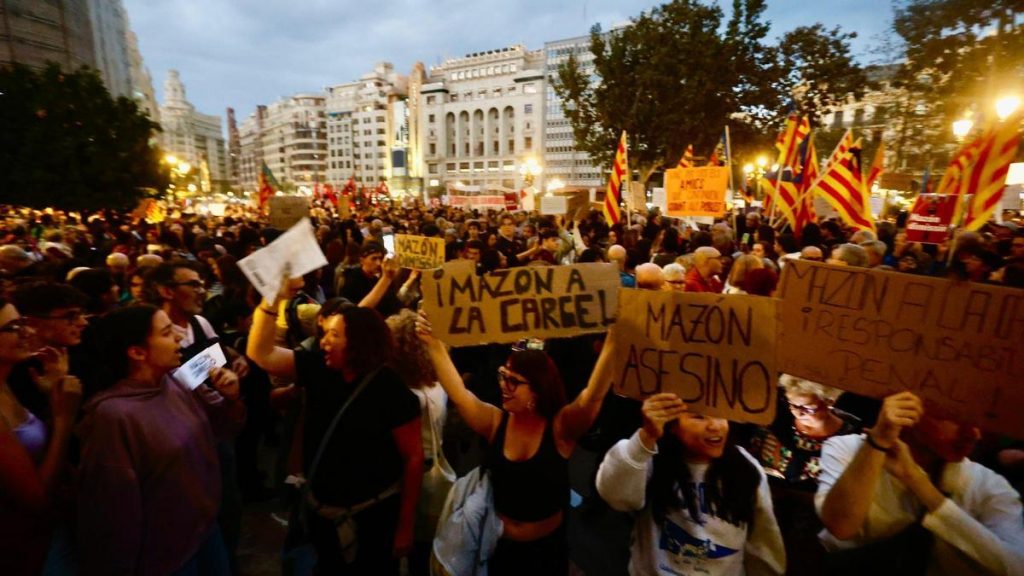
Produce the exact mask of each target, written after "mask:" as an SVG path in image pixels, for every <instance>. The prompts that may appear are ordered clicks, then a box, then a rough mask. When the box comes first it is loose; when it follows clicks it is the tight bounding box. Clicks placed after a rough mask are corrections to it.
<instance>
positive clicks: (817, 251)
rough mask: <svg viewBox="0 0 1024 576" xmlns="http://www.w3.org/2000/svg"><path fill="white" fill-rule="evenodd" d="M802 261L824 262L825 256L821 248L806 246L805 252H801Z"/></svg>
mask: <svg viewBox="0 0 1024 576" xmlns="http://www.w3.org/2000/svg"><path fill="white" fill-rule="evenodd" d="M800 259H801V260H810V261H812V262H822V261H824V260H825V255H824V254H822V253H821V248H818V247H817V246H804V248H803V250H800Z"/></svg>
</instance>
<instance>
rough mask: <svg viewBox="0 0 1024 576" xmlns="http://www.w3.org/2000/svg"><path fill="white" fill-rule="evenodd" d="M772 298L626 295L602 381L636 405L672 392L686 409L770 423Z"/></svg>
mask: <svg viewBox="0 0 1024 576" xmlns="http://www.w3.org/2000/svg"><path fill="white" fill-rule="evenodd" d="M776 305H777V301H776V300H775V299H773V298H765V297H761V296H745V295H739V294H736V295H732V294H730V295H722V294H703V293H686V292H661V291H653V290H636V289H628V288H624V289H622V290H621V291H620V293H619V319H618V321H617V322H616V324H615V326H613V327H612V329H611V330H610V331H609V338H611V339H613V341H614V345H615V350H616V357H615V359H614V360H613V361H612V362H611V363H609V365H608V367H607V368H606V370H605V372H603V373H602V377H603V378H610V379H611V381H612V383H613V384H612V387H613V390H614V391H615V392H616V393H617V394H620V395H622V396H628V397H630V398H636V399H638V400H642V399H644V398H646V397H648V396H651V395H653V394H658V393H660V392H674V393H676V394H677V395H678V396H679V397H680V398H681V399H682V400H683V401H684V402H686V404H687V407H688V409H689V410H691V411H693V412H697V413H700V414H707V415H709V416H716V417H720V418H728V419H729V420H734V421H738V422H753V423H756V424H770V423H771V422H772V421H773V420H774V418H775V402H776V396H777V394H778V393H777V389H778V384H777V382H778V377H777V374H776V371H775V332H776Z"/></svg>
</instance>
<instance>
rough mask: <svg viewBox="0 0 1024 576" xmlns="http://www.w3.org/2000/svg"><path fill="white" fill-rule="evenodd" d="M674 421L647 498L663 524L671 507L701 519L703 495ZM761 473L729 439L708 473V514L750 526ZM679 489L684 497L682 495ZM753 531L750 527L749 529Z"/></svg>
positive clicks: (660, 451) (656, 459) (661, 448)
mask: <svg viewBox="0 0 1024 576" xmlns="http://www.w3.org/2000/svg"><path fill="white" fill-rule="evenodd" d="M674 426H676V424H675V422H670V423H669V424H668V425H667V426H666V429H665V435H664V436H663V437H662V439H661V440H660V441H659V442H658V447H659V449H658V453H657V454H655V456H654V471H653V473H652V474H651V480H650V481H649V482H648V483H647V501H648V502H650V503H651V515H652V516H653V517H654V520H655V522H657V523H659V524H660V523H661V522H663V521H664V520H665V516H666V515H667V514H668V512H669V510H672V509H676V508H678V509H685V510H686V511H687V512H689V514H690V518H692V519H693V521H694V522H697V523H698V524H703V521H702V519H701V503H700V495H699V494H697V487H696V485H695V483H694V481H693V478H692V477H691V475H690V467H689V465H688V464H687V463H686V448H685V446H683V443H682V442H680V441H679V438H678V437H677V436H676V435H675V433H674V431H673V430H672V427H674ZM760 484H761V475H760V473H758V471H757V468H756V467H755V466H754V464H753V463H751V462H750V460H748V459H747V458H746V456H744V455H743V454H742V453H741V452H740V450H739V448H737V447H736V445H735V444H734V443H733V441H732V437H731V435H730V437H729V438H728V440H727V441H726V445H725V450H724V451H723V452H722V456H721V457H719V458H717V459H715V460H713V461H712V462H711V464H710V465H709V466H708V469H707V472H705V473H704V501H705V502H706V504H707V511H708V514H710V515H712V516H715V517H716V518H719V519H721V520H724V521H726V522H728V523H730V524H733V525H736V526H740V525H743V524H747V525H748V526H749V525H750V524H752V523H753V521H754V507H755V502H756V501H757V490H758V487H759V486H760ZM679 492H682V493H683V498H682V499H680V498H679ZM748 532H749V528H748Z"/></svg>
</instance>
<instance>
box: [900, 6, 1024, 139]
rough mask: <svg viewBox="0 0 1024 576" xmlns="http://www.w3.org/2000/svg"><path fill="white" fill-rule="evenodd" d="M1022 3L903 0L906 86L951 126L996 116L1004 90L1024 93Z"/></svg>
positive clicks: (902, 80) (903, 81) (902, 79)
mask: <svg viewBox="0 0 1024 576" xmlns="http://www.w3.org/2000/svg"><path fill="white" fill-rule="evenodd" d="M1022 14H1024V2H1021V0H899V1H897V4H896V17H895V19H894V22H893V27H894V29H895V31H896V33H897V34H899V36H900V38H901V39H902V40H903V43H904V50H905V62H904V64H903V66H902V70H901V73H900V75H899V78H900V85H901V86H904V87H906V88H908V89H910V90H913V91H915V92H918V93H922V94H923V95H924V97H925V98H926V99H927V100H928V102H930V103H931V104H933V105H934V112H935V114H936V115H937V116H938V117H939V118H940V119H941V121H942V122H943V123H944V124H945V125H947V126H948V125H949V123H950V122H952V121H953V120H954V119H956V118H959V117H962V116H963V115H964V114H965V113H966V112H981V113H983V114H991V111H992V103H993V102H994V101H995V100H996V98H998V97H999V96H1000V95H1001V94H1002V93H1003V92H1004V91H1005V92H1010V93H1013V92H1016V93H1017V94H1020V93H1021V92H1022V90H1024V26H1022V25H1021V24H1019V20H1020V17H1021V15H1022Z"/></svg>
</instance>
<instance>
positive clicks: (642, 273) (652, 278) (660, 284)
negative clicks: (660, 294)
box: [636, 262, 665, 290]
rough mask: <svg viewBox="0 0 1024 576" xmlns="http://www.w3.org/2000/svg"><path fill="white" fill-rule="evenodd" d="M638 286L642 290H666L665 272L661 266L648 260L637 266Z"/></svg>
mask: <svg viewBox="0 0 1024 576" xmlns="http://www.w3.org/2000/svg"><path fill="white" fill-rule="evenodd" d="M636 287H637V288H639V289H641V290H664V289H665V273H664V272H663V271H662V270H661V266H658V265H657V264H654V263H653V262H647V263H644V264H641V265H639V266H637V267H636Z"/></svg>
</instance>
